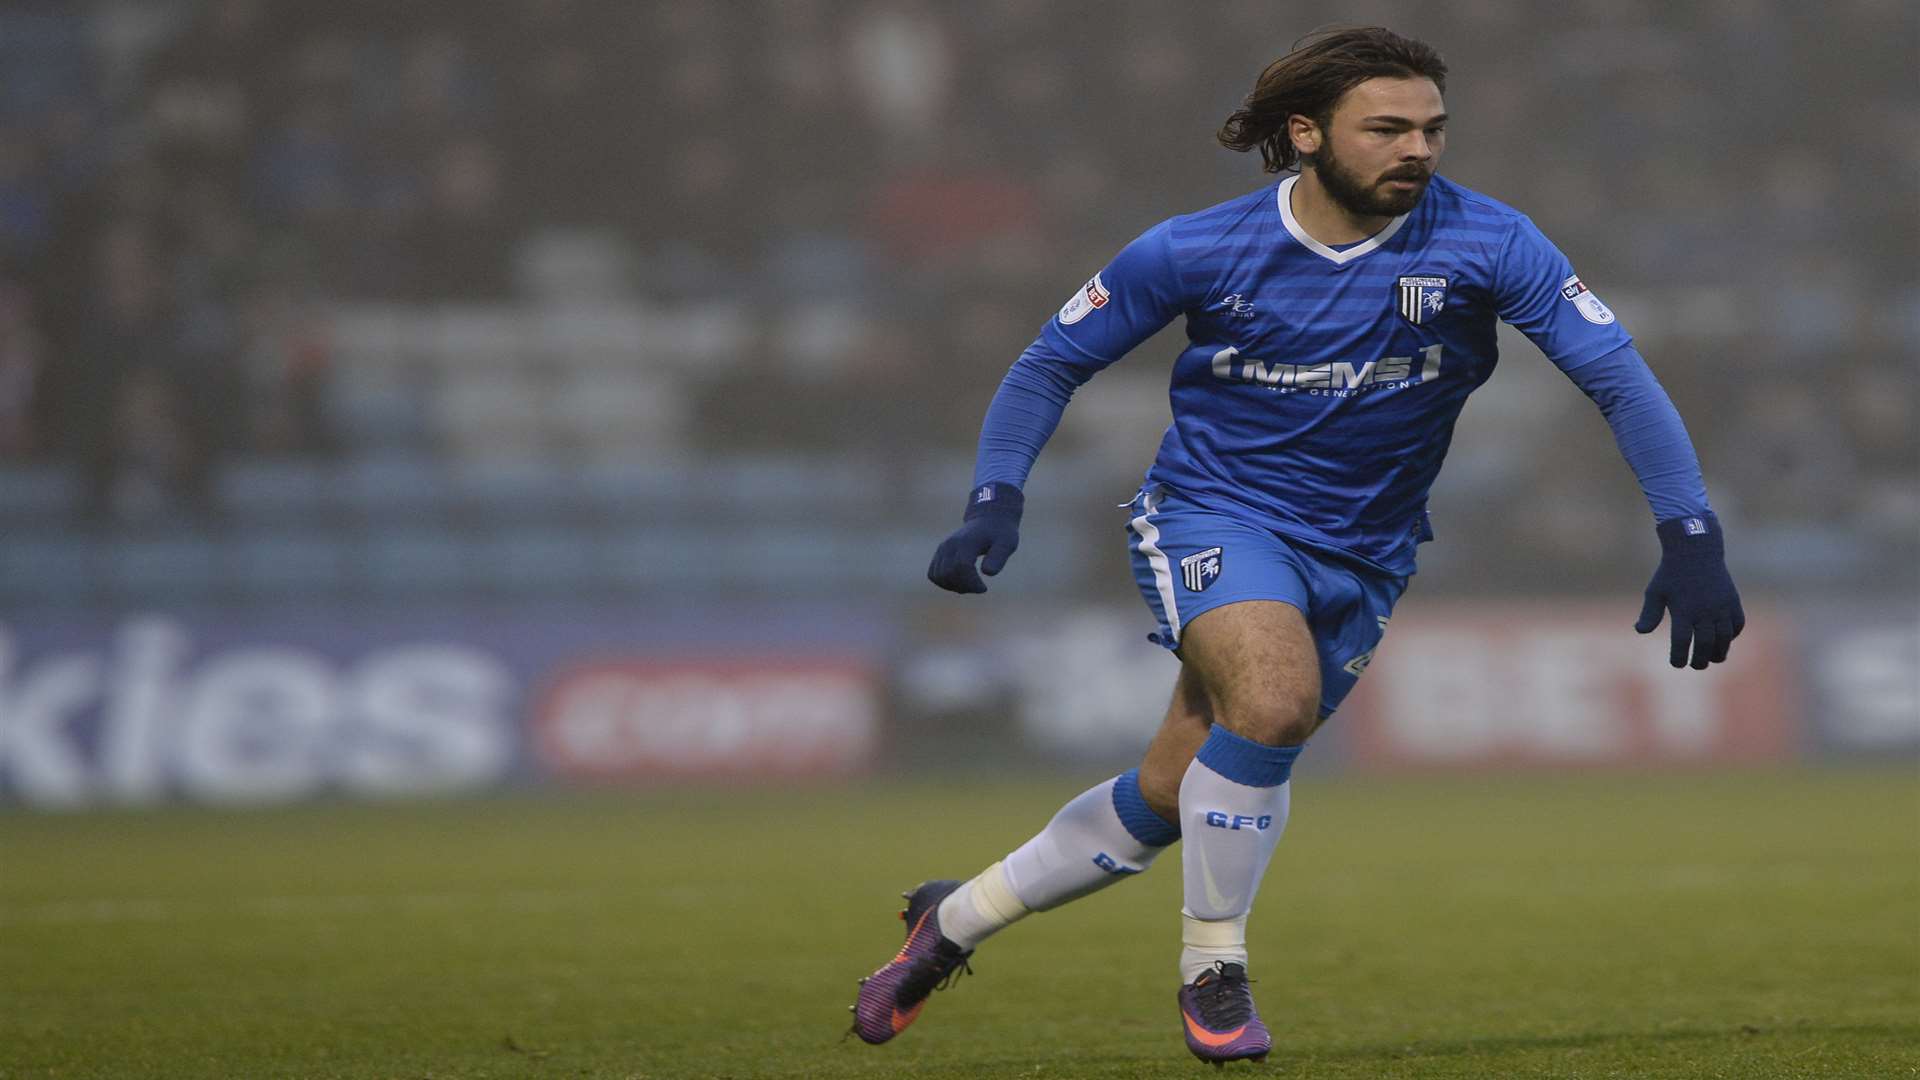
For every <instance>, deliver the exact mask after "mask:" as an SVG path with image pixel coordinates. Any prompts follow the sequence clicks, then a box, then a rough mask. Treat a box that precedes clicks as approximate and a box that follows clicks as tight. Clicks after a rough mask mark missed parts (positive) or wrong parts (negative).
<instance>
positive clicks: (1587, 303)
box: [1560, 274, 1614, 326]
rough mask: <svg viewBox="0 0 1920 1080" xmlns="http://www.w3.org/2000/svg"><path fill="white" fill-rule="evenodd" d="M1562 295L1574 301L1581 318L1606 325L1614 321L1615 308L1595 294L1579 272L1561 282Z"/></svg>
mask: <svg viewBox="0 0 1920 1080" xmlns="http://www.w3.org/2000/svg"><path fill="white" fill-rule="evenodd" d="M1560 295H1561V296H1562V297H1565V298H1566V299H1567V300H1569V301H1571V302H1572V303H1573V307H1574V310H1576V311H1578V312H1579V313H1580V317H1581V318H1583V319H1585V320H1587V321H1588V322H1590V323H1593V324H1594V325H1596V326H1605V325H1607V324H1608V323H1610V322H1612V321H1613V317H1614V316H1613V309H1612V308H1609V307H1608V306H1607V305H1605V304H1603V303H1601V302H1600V298H1599V297H1597V296H1595V295H1593V290H1591V289H1589V288H1587V283H1586V282H1584V281H1581V280H1580V275H1579V274H1575V275H1573V276H1572V277H1570V278H1568V279H1567V280H1565V281H1563V282H1561V283H1560Z"/></svg>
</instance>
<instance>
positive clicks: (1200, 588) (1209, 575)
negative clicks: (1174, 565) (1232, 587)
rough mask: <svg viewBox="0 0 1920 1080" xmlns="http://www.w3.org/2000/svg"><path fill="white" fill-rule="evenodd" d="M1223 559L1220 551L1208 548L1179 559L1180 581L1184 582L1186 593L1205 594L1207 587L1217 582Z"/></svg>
mask: <svg viewBox="0 0 1920 1080" xmlns="http://www.w3.org/2000/svg"><path fill="white" fill-rule="evenodd" d="M1223 558H1224V556H1223V555H1222V554H1221V549H1219V548H1208V549H1207V550H1205V551H1196V552H1194V553H1193V554H1191V555H1189V556H1187V557H1186V558H1184V559H1181V560H1180V580H1181V581H1184V582H1186V585H1187V591H1188V592H1206V591H1207V586H1209V585H1211V584H1213V583H1214V582H1216V581H1219V580H1220V570H1221V562H1222V559H1223Z"/></svg>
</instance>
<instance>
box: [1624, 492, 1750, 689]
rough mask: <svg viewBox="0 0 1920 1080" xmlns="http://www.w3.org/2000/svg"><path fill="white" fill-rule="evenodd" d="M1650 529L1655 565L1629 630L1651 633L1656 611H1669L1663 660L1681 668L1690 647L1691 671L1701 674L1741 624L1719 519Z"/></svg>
mask: <svg viewBox="0 0 1920 1080" xmlns="http://www.w3.org/2000/svg"><path fill="white" fill-rule="evenodd" d="M1656 531H1657V532H1658V533H1659V534H1660V565H1659V567H1658V568H1656V569H1655V570H1654V572H1653V580H1652V581H1650V582H1648V583H1647V598H1646V602H1645V603H1644V604H1642V605H1641V607H1640V621H1639V622H1636V623H1634V624H1633V628H1634V629H1635V630H1637V631H1639V632H1640V633H1642V634H1651V633H1653V631H1654V628H1655V627H1657V626H1659V625H1660V614H1661V612H1662V611H1663V610H1664V611H1670V612H1672V613H1673V622H1672V624H1671V626H1670V628H1669V633H1670V635H1671V638H1672V650H1671V652H1670V653H1669V654H1668V656H1667V662H1668V663H1670V664H1672V665H1673V666H1674V667H1685V666H1687V647H1688V646H1689V645H1691V646H1692V647H1693V668H1694V670H1695V671H1702V670H1705V669H1706V666H1707V665H1708V664H1709V663H1714V664H1717V663H1719V662H1720V661H1722V660H1725V659H1726V658H1727V649H1728V648H1729V647H1730V646H1732V645H1733V639H1734V638H1737V637H1739V636H1740V631H1741V630H1742V629H1744V628H1745V627H1746V625H1747V616H1746V613H1745V612H1744V611H1742V610H1740V592H1739V590H1737V589H1735V588H1734V587H1733V575H1731V574H1729V573H1727V555H1726V546H1725V543H1724V542H1723V540H1722V539H1721V535H1720V519H1719V518H1716V517H1714V516H1713V515H1712V514H1702V515H1700V516H1699V517H1684V518H1674V519H1672V520H1670V521H1663V522H1661V523H1660V524H1659V525H1658V526H1657V527H1656Z"/></svg>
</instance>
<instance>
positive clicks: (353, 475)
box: [338, 454, 452, 521]
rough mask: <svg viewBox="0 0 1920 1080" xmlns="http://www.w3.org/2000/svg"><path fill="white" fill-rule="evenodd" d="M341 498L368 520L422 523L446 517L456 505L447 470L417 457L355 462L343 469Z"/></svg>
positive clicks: (395, 456) (435, 463) (341, 474)
mask: <svg viewBox="0 0 1920 1080" xmlns="http://www.w3.org/2000/svg"><path fill="white" fill-rule="evenodd" d="M339 474H340V482H339V492H338V493H339V496H340V498H341V500H342V501H343V502H344V503H345V504H346V506H347V508H348V509H350V510H351V511H352V512H353V513H355V514H357V515H359V516H361V517H363V518H368V519H374V520H381V519H394V520H401V521H411V520H418V519H420V518H423V517H433V516H436V515H438V514H442V513H445V512H446V510H447V508H448V507H449V506H450V505H451V503H452V490H451V483H450V480H449V478H448V475H447V470H446V469H445V468H444V467H442V466H441V465H440V464H439V463H438V462H436V461H434V460H433V459H431V458H428V457H423V456H419V455H413V454H393V455H380V456H375V457H365V458H355V459H353V460H352V461H349V462H346V463H345V464H344V465H342V466H341V467H340V473H339Z"/></svg>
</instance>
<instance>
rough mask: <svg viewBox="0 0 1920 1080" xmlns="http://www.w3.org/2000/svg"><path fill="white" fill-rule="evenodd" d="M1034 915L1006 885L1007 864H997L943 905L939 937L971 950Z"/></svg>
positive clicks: (950, 895)
mask: <svg viewBox="0 0 1920 1080" xmlns="http://www.w3.org/2000/svg"><path fill="white" fill-rule="evenodd" d="M1032 913H1033V909H1031V908H1029V907H1027V905H1025V904H1023V903H1021V902H1020V898H1019V897H1018V896H1015V895H1014V893H1013V888H1012V886H1010V885H1008V884H1007V864H1006V863H1005V862H997V863H994V864H993V865H992V866H989V867H987V868H986V869H985V870H982V871H980V873H979V875H978V876H977V877H975V878H974V879H973V880H971V881H969V882H967V883H966V884H964V885H962V886H960V887H959V888H957V889H955V890H953V891H952V892H950V893H948V894H947V898H946V899H945V900H942V901H940V933H941V935H942V936H943V937H945V938H946V939H947V940H948V941H951V942H953V943H954V944H955V945H958V946H960V947H961V948H963V949H971V948H973V947H974V946H976V945H979V944H980V943H981V942H982V941H985V940H986V939H987V938H988V937H989V936H990V935H992V934H994V933H996V932H998V931H1001V930H1004V929H1006V928H1007V927H1009V926H1012V925H1013V924H1014V923H1016V922H1019V921H1020V920H1021V919H1024V918H1026V917H1027V916H1028V915H1031V914H1032Z"/></svg>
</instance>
